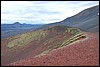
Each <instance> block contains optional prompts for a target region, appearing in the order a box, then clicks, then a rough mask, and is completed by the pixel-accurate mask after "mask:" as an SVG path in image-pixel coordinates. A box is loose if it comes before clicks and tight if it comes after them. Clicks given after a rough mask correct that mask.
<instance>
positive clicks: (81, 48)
mask: <svg viewBox="0 0 100 67" xmlns="http://www.w3.org/2000/svg"><path fill="white" fill-rule="evenodd" d="M86 34H87V37H88V39H87V40H85V41H82V42H78V43H76V44H73V45H70V46H67V47H63V48H58V49H56V50H52V51H51V52H49V53H48V54H46V55H42V56H38V57H30V58H27V59H23V60H20V61H17V62H14V63H11V64H10V66H98V65H99V34H96V33H86Z"/></svg>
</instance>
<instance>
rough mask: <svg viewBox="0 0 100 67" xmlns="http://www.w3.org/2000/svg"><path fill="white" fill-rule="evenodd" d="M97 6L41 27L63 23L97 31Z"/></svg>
mask: <svg viewBox="0 0 100 67" xmlns="http://www.w3.org/2000/svg"><path fill="white" fill-rule="evenodd" d="M98 14H99V6H94V7H91V8H88V9H85V10H83V11H81V12H80V13H78V14H76V15H74V16H72V17H68V18H66V19H64V20H63V21H60V22H56V23H52V24H47V25H45V26H43V28H46V27H49V26H56V25H64V26H71V27H76V28H80V29H82V30H84V31H89V32H99V15H98Z"/></svg>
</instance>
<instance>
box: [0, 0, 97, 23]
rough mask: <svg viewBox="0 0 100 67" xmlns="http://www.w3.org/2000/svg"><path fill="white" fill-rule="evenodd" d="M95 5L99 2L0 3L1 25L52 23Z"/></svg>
mask: <svg viewBox="0 0 100 67" xmlns="http://www.w3.org/2000/svg"><path fill="white" fill-rule="evenodd" d="M95 5H99V1H1V23H3V24H4V23H8V24H9V23H14V22H20V23H29V24H47V23H54V22H58V21H61V20H63V19H65V18H67V17H70V16H73V15H75V14H77V13H79V12H80V11H82V10H84V9H86V8H89V7H92V6H95Z"/></svg>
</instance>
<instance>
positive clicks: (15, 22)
mask: <svg viewBox="0 0 100 67" xmlns="http://www.w3.org/2000/svg"><path fill="white" fill-rule="evenodd" d="M13 24H17V25H20V24H21V23H19V22H15V23H13Z"/></svg>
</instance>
